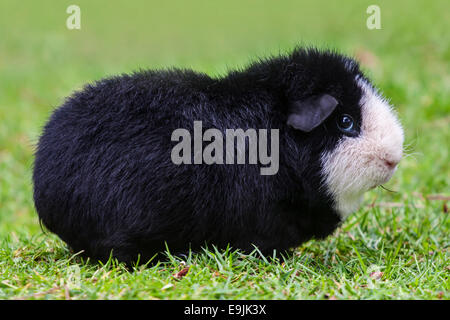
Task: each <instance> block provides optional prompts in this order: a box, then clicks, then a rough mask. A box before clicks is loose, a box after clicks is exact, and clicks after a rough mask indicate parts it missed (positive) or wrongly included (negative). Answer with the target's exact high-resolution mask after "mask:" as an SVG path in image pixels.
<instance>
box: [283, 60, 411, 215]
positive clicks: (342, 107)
mask: <svg viewBox="0 0 450 320" xmlns="http://www.w3.org/2000/svg"><path fill="white" fill-rule="evenodd" d="M302 54H303V55H304V56H303V57H301V58H302V59H299V63H298V66H299V68H300V70H299V71H301V72H300V73H301V78H299V79H298V81H297V82H296V83H298V84H301V86H302V87H303V88H296V86H295V85H292V86H291V88H290V90H291V91H290V96H291V97H290V99H289V100H290V108H289V111H288V112H289V113H288V117H287V124H288V125H289V126H291V127H293V128H294V129H296V130H299V131H302V132H303V134H304V135H306V136H310V137H311V139H310V140H309V141H311V142H313V143H315V144H316V145H318V146H320V147H319V152H320V161H321V177H322V181H323V184H322V188H323V190H324V192H326V193H327V194H328V195H329V196H331V198H332V199H333V203H334V206H335V209H336V211H337V212H338V213H339V215H340V216H341V219H345V218H346V217H347V216H348V215H349V214H350V213H351V212H353V211H355V210H357V209H358V207H359V205H360V203H361V200H362V197H363V194H364V193H365V192H366V191H368V190H370V189H372V188H374V187H376V186H379V185H381V184H383V183H386V182H387V181H388V180H390V178H391V177H392V175H393V174H394V172H395V170H396V168H397V165H398V163H399V161H400V160H401V158H402V155H403V140H404V137H403V129H402V127H401V124H400V122H399V120H398V118H397V116H396V114H395V112H394V111H393V109H392V107H391V106H390V104H389V103H388V101H387V100H386V99H385V98H383V97H382V96H381V94H380V93H379V92H378V91H377V90H376V88H375V87H374V86H373V85H372V84H371V83H370V82H369V80H368V79H367V78H366V77H365V76H364V75H363V74H362V72H361V71H360V69H359V66H358V64H357V63H356V62H355V61H354V60H352V59H350V58H347V57H343V56H340V55H337V54H334V53H318V52H313V54H311V53H309V54H306V53H302ZM305 57H306V60H305ZM300 61H302V62H301V63H300ZM305 61H306V62H305ZM294 78H295V77H294ZM305 88H306V89H305Z"/></svg>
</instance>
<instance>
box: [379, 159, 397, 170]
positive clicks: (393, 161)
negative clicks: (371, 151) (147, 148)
mask: <svg viewBox="0 0 450 320" xmlns="http://www.w3.org/2000/svg"><path fill="white" fill-rule="evenodd" d="M383 161H384V164H385V165H386V167H388V168H389V169H391V170H392V169H394V168H395V167H396V166H397V165H398V163H399V162H400V159H394V158H384V159H383Z"/></svg>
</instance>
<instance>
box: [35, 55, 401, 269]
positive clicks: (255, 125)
mask: <svg viewBox="0 0 450 320" xmlns="http://www.w3.org/2000/svg"><path fill="white" fill-rule="evenodd" d="M195 122H196V123H197V124H198V123H199V122H201V130H202V132H205V130H208V129H215V130H216V131H214V132H215V133H217V132H219V133H220V132H221V133H224V134H225V133H226V131H227V130H229V129H238V128H239V129H242V130H248V129H258V130H260V129H267V130H269V131H270V132H275V131H274V129H276V131H277V138H278V141H275V142H276V143H277V144H276V145H275V147H274V146H271V147H270V148H269V149H271V150H270V151H271V152H272V153H274V152H278V155H277V156H278V159H277V161H278V163H277V170H276V172H273V174H261V170H260V169H261V168H263V167H264V165H263V164H262V162H261V161H260V160H258V161H257V162H256V163H255V162H253V163H234V164H230V163H225V162H223V163H221V162H220V161H217V162H216V163H205V162H202V161H200V162H199V161H198V158H195V157H196V155H195V154H191V155H189V154H188V155H186V154H183V159H187V160H186V161H185V162H181V163H179V162H178V163H175V162H174V161H173V159H172V153H173V152H174V148H175V147H176V146H177V144H179V141H180V140H178V141H177V140H176V139H174V138H173V133H174V131H175V130H177V129H182V130H184V131H183V132H185V131H187V132H191V133H192V132H193V131H194V130H195V124H194V123H195ZM197 129H198V128H197ZM217 130H218V131H217ZM259 132H261V131H259ZM214 137H215V139H218V136H214ZM244 138H245V139H246V143H245V145H244V147H248V146H249V145H250V141H249V137H248V136H247V137H244ZM208 140H209V141H208ZM211 141H212V139H211V137H209V139H206V138H205V137H203V140H202V141H201V142H200V144H201V147H202V148H205V147H206V146H207V145H208V144H210V143H212V142H211ZM189 143H191V142H189ZM219 145H220V144H219ZM222 145H223V148H224V149H225V145H226V144H225V143H223V144H222ZM402 146H403V130H402V127H401V125H400V123H399V121H398V119H397V117H396V115H395V114H394V112H393V110H392V108H391V106H390V105H389V104H388V102H387V101H386V100H385V99H384V98H383V97H382V96H381V95H380V94H379V93H378V92H377V90H376V89H375V88H374V86H372V85H371V83H370V82H369V80H368V79H367V78H366V77H365V76H364V75H363V73H362V72H361V70H360V69H359V66H358V64H357V62H355V61H354V60H352V59H351V58H348V57H345V56H342V55H340V54H338V53H336V52H330V51H320V50H317V49H312V48H308V49H303V48H297V49H295V50H293V52H291V53H290V54H286V55H281V56H278V57H272V58H269V59H265V60H260V61H258V62H255V63H253V64H251V65H250V66H248V67H247V68H245V69H244V70H241V71H232V72H229V73H228V74H227V75H225V76H223V77H220V78H212V77H209V76H208V75H206V74H203V73H198V72H194V71H191V70H179V69H172V70H158V71H142V72H138V73H134V74H131V75H122V76H118V77H113V78H109V79H104V80H101V81H98V82H96V83H95V84H92V85H87V86H86V87H85V88H84V89H83V90H82V91H80V92H76V93H74V94H73V95H72V96H71V97H69V98H68V99H67V100H66V101H65V102H64V104H63V105H62V106H61V107H59V108H57V109H56V110H55V111H54V112H53V114H52V116H51V118H50V120H49V121H48V123H47V124H46V126H45V128H44V132H43V134H42V136H41V137H40V140H39V143H38V146H37V151H36V158H35V163H34V172H33V182H34V201H35V206H36V210H37V212H38V215H39V218H40V220H41V221H42V223H43V224H44V225H45V226H46V227H47V228H48V229H49V230H50V231H52V232H54V233H56V234H57V235H58V236H59V237H61V239H63V240H64V241H65V242H67V244H68V245H69V246H70V247H72V249H73V250H75V251H81V250H84V253H85V254H86V255H87V256H89V257H92V258H94V259H99V260H105V259H108V257H109V256H110V254H111V252H112V255H113V256H114V257H115V258H117V259H118V260H119V261H124V262H133V261H136V260H137V259H138V256H140V261H141V262H143V261H146V260H148V259H150V258H151V257H153V256H154V255H155V254H157V253H158V252H161V251H164V250H165V249H166V244H167V247H168V248H169V250H170V251H171V252H172V253H174V254H183V253H186V252H188V251H189V249H192V250H193V251H196V250H199V249H200V248H201V247H202V246H204V245H208V244H211V245H215V246H217V247H218V248H224V247H226V246H228V245H230V246H231V247H232V248H235V249H241V250H243V251H244V252H245V251H251V250H253V249H254V246H256V247H258V249H259V250H260V251H261V252H262V253H263V254H272V253H273V250H276V251H278V252H280V251H285V250H288V249H289V248H294V247H296V246H298V245H300V244H301V243H302V242H304V241H306V240H308V239H311V238H323V237H326V236H327V235H329V234H330V233H332V232H333V230H335V228H336V227H337V226H338V225H339V224H340V222H341V221H343V220H344V219H345V218H346V217H347V216H348V215H349V214H350V213H351V212H353V211H355V210H357V208H358V206H359V204H360V201H361V198H362V195H363V193H364V192H366V191H368V190H369V189H371V188H374V187H376V186H378V185H380V184H383V183H385V182H386V181H388V180H389V179H390V178H391V176H392V174H393V173H394V171H395V170H396V166H397V164H398V163H399V161H400V159H401V158H402V149H403V147H402ZM241 147H242V145H241ZM260 147H261V146H260ZM188 149H190V148H188ZM216 151H217V150H216ZM244 151H245V150H244ZM183 152H187V151H186V150H183ZM225 152H228V154H229V153H230V152H231V153H235V152H237V153H239V152H242V150H238V147H237V144H235V145H233V146H232V149H231V151H230V150H227V151H225ZM197 156H198V155H197ZM196 159H197V160H196ZM274 159H275V158H274Z"/></svg>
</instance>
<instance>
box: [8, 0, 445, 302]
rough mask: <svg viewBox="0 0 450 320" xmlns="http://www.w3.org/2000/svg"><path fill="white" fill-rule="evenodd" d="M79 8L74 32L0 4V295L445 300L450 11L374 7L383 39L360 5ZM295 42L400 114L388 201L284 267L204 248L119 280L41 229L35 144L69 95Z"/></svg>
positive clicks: (87, 4)
mask: <svg viewBox="0 0 450 320" xmlns="http://www.w3.org/2000/svg"><path fill="white" fill-rule="evenodd" d="M76 2H77V4H78V5H79V6H80V8H81V12H82V24H81V30H78V31H70V30H68V29H67V28H66V26H65V20H66V18H67V16H68V15H67V14H66V12H65V10H66V8H67V6H68V5H69V4H72V2H71V1H58V2H54V1H40V2H35V1H31V0H30V1H21V2H17V1H12V0H6V1H2V2H1V4H0V39H1V41H0V299H69V298H70V299H446V300H448V299H449V297H450V291H449V284H450V283H449V273H450V264H449V221H448V206H450V203H449V200H448V197H449V195H450V188H449V186H450V165H449V163H450V154H449V152H450V130H449V128H450V97H449V92H450V72H449V71H450V67H449V61H450V48H449V44H450V35H449V33H448V30H449V29H450V23H449V22H450V17H449V15H450V10H449V9H450V7H449V4H448V1H433V2H429V1H410V2H407V3H406V2H405V3H400V2H395V3H392V1H391V2H389V1H379V6H380V8H381V19H382V20H381V21H382V29H381V30H368V29H367V28H366V19H367V17H368V15H367V14H366V8H367V7H368V6H369V5H370V4H373V3H372V1H353V2H346V3H345V6H344V5H342V4H338V3H335V2H332V1H319V2H312V1H311V2H305V3H302V2H300V1H277V2H273V3H269V4H264V5H262V4H260V2H257V1H246V2H242V1H239V2H238V1H227V2H226V3H225V2H223V3H221V4H219V3H216V2H214V3H212V2H210V1H190V2H189V4H186V2H181V1H171V2H165V3H158V4H156V3H151V2H147V1H146V2H144V1H142V2H134V3H133V5H131V3H130V4H128V3H126V4H125V3H117V4H116V5H111V4H109V5H106V2H105V1H95V2H93V1H86V0H83V1H82V0H80V1H76ZM299 43H303V44H307V45H316V46H319V47H322V48H323V47H330V48H337V49H339V50H340V51H342V52H344V53H347V54H351V55H355V56H356V57H358V58H359V59H360V60H361V63H362V65H363V67H364V69H365V70H366V72H367V73H368V74H369V75H370V76H371V77H372V79H373V80H374V82H375V83H377V85H378V86H379V87H380V89H381V90H382V91H383V92H384V94H385V95H386V96H387V97H389V98H390V99H391V102H392V104H393V105H395V107H396V108H397V110H398V113H399V116H400V118H401V121H402V123H403V125H404V128H405V134H406V145H407V149H408V154H409V155H408V156H407V157H406V158H405V159H404V160H403V161H402V162H401V164H400V167H399V170H398V171H397V173H396V174H395V175H394V178H393V179H392V180H391V182H389V183H388V184H387V185H386V187H387V188H388V189H391V190H395V191H396V192H388V191H386V190H383V189H380V188H379V189H377V190H374V191H371V192H369V193H367V194H366V197H365V202H364V205H363V206H362V207H361V209H360V210H359V211H358V212H356V213H354V214H353V215H352V216H350V218H349V219H348V220H347V221H346V222H345V223H344V225H343V226H342V227H341V228H339V229H338V230H336V232H335V233H334V234H333V235H332V236H330V237H328V238H327V239H326V240H322V241H314V240H313V241H309V242H307V243H305V244H304V245H302V246H301V247H299V248H297V249H296V251H295V254H294V255H293V256H290V257H286V258H284V259H280V260H274V259H263V258H261V257H260V255H259V253H258V252H257V251H255V252H254V253H252V254H251V255H248V256H244V255H242V254H241V253H239V252H238V251H235V250H233V249H230V250H227V251H226V252H218V251H216V250H214V248H209V250H206V249H205V251H204V252H203V253H200V254H195V255H190V256H189V257H186V258H185V259H184V261H182V260H180V259H179V258H175V257H172V256H170V254H169V253H168V254H169V257H170V259H169V262H166V263H160V264H158V265H156V266H153V267H147V268H145V267H139V268H136V269H135V270H127V269H126V268H125V267H124V266H123V265H121V264H118V263H117V262H115V261H114V260H110V261H108V263H106V264H99V263H95V262H91V261H83V260H82V259H81V258H79V257H78V256H77V255H76V253H73V252H70V251H69V250H68V249H67V248H66V246H65V244H64V243H63V242H62V241H61V240H59V239H58V238H57V237H56V236H54V235H51V234H48V233H47V234H45V233H43V232H42V231H41V229H40V227H39V223H38V220H37V217H36V213H35V210H34V207H33V202H32V185H31V168H32V163H33V148H34V144H35V143H36V141H37V138H38V137H39V134H40V131H41V128H42V126H43V125H44V123H45V121H46V119H47V118H48V116H49V114H50V113H51V111H52V110H53V108H55V107H56V106H58V105H59V104H60V103H61V102H62V100H63V99H64V97H65V96H67V95H69V94H70V93H71V92H72V91H73V90H75V89H78V88H80V87H81V86H82V85H83V84H85V83H87V82H91V81H94V80H97V79H100V78H102V77H105V76H108V75H112V74H117V73H122V72H131V71H133V70H136V69H139V68H154V67H165V66H173V65H175V66H178V67H191V68H194V69H196V70H199V71H203V72H207V73H208V74H210V75H218V74H223V73H224V72H226V71H227V70H229V69H230V68H236V67H242V66H244V65H245V64H246V63H248V62H249V61H250V60H251V59H253V58H255V57H257V56H265V55H267V54H276V53H277V52H279V51H285V50H289V49H290V48H292V47H293V46H294V45H296V44H299ZM186 268H189V269H186ZM186 270H188V272H187V274H185V275H183V274H184V273H185V272H186ZM180 271H183V272H182V273H179V272H180ZM177 274H178V275H179V277H177V276H176V275H177ZM174 275H175V276H174Z"/></svg>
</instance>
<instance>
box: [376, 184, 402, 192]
mask: <svg viewBox="0 0 450 320" xmlns="http://www.w3.org/2000/svg"><path fill="white" fill-rule="evenodd" d="M379 187H380V188H381V189H384V190H386V191H389V192H393V193H397V192H398V191H394V190H390V189H388V188H386V187H385V186H383V185H382V184H380V185H379Z"/></svg>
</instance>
